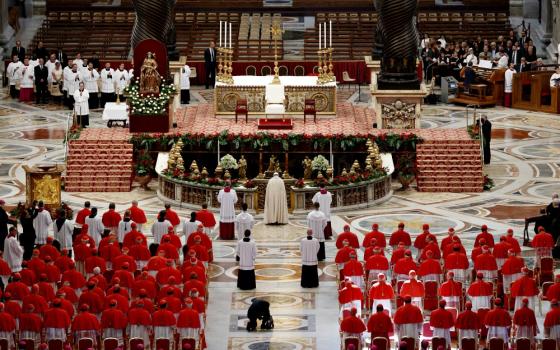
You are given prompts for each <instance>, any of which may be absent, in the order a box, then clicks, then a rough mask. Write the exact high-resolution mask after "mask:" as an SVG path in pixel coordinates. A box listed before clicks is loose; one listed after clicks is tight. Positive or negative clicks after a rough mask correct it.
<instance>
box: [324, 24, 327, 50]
mask: <svg viewBox="0 0 560 350" xmlns="http://www.w3.org/2000/svg"><path fill="white" fill-rule="evenodd" d="M323 39H324V40H323V44H324V45H325V48H327V22H325V28H323Z"/></svg>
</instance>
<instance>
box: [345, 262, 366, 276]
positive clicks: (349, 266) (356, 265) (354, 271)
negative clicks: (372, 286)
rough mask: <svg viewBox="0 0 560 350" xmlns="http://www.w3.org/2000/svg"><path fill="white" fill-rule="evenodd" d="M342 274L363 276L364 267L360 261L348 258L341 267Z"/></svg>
mask: <svg viewBox="0 0 560 350" xmlns="http://www.w3.org/2000/svg"><path fill="white" fill-rule="evenodd" d="M343 274H344V276H346V277H348V276H363V275H364V267H363V266H362V263H361V262H359V261H357V260H355V259H350V261H348V262H347V263H346V264H345V265H344V269H343Z"/></svg>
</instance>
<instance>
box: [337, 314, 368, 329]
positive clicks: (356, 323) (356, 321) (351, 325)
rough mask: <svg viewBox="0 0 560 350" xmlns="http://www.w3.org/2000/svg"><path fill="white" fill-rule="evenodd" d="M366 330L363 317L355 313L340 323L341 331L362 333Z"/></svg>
mask: <svg viewBox="0 0 560 350" xmlns="http://www.w3.org/2000/svg"><path fill="white" fill-rule="evenodd" d="M365 330H366V325H365V324H364V321H362V319H361V318H359V317H356V316H354V315H350V316H348V317H346V318H345V319H344V320H342V322H341V323H340V331H341V332H347V333H362V332H363V331H365Z"/></svg>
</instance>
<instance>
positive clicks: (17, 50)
mask: <svg viewBox="0 0 560 350" xmlns="http://www.w3.org/2000/svg"><path fill="white" fill-rule="evenodd" d="M11 56H12V57H13V56H17V57H18V58H19V61H20V62H23V59H24V58H25V48H24V47H23V46H21V41H19V40H18V41H16V46H14V47H13V48H12V55H11Z"/></svg>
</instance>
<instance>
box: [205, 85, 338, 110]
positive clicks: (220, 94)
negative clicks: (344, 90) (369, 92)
mask: <svg viewBox="0 0 560 350" xmlns="http://www.w3.org/2000/svg"><path fill="white" fill-rule="evenodd" d="M284 91H285V94H286V111H287V114H290V113H291V114H301V113H303V109H304V105H305V100H306V99H314V100H315V108H316V110H317V112H318V113H320V114H327V115H328V114H336V87H335V86H286V87H285V89H284ZM265 95H266V93H265V87H264V86H235V85H227V86H224V85H218V86H216V92H215V98H216V101H215V106H216V114H233V113H235V106H236V104H237V100H239V99H246V100H247V107H248V109H249V113H264V110H265V106H266V98H265Z"/></svg>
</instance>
